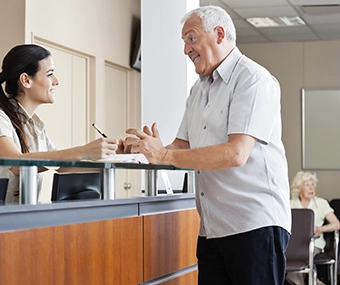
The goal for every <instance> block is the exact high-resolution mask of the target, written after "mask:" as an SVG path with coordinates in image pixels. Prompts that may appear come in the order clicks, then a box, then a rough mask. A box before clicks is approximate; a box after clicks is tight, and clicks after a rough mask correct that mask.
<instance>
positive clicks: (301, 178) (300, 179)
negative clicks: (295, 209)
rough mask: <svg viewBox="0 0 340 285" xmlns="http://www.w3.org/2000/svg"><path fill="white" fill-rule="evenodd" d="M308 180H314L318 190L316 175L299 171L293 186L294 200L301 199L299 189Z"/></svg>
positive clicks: (292, 194)
mask: <svg viewBox="0 0 340 285" xmlns="http://www.w3.org/2000/svg"><path fill="white" fill-rule="evenodd" d="M308 180H313V182H314V187H315V189H316V183H317V182H318V178H317V177H316V174H315V173H313V172H308V171H306V172H304V171H299V172H298V173H296V175H295V177H294V179H293V182H292V186H291V196H292V199H296V198H298V197H299V188H300V186H301V185H302V184H303V183H305V182H306V181H308Z"/></svg>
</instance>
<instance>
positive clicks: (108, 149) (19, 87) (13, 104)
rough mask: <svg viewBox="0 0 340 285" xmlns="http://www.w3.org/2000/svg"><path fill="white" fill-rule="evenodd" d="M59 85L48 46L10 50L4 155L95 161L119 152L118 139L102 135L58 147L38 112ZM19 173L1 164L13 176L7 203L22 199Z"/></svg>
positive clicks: (1, 134) (3, 99)
mask: <svg viewBox="0 0 340 285" xmlns="http://www.w3.org/2000/svg"><path fill="white" fill-rule="evenodd" d="M3 83H4V84H5V91H6V93H7V94H6V93H5V92H4V90H3V88H2V84H3ZM58 84H59V82H58V79H57V78H56V76H55V75H54V67H53V59H52V57H51V54H50V52H49V51H48V50H46V49H45V48H43V47H41V46H38V45H34V44H27V45H18V46H15V47H14V48H12V49H11V50H10V51H9V52H8V53H7V55H6V56H5V58H4V60H3V63H2V71H1V72H0V157H2V158H23V159H29V158H32V159H52V160H60V159H63V160H83V159H89V160H95V159H101V158H107V157H109V156H110V155H111V154H114V153H115V150H116V149H117V147H118V146H117V143H118V142H117V140H116V139H115V138H99V139H96V140H94V141H92V142H90V143H88V144H85V145H83V146H78V147H73V148H69V149H64V150H57V149H56V148H55V146H54V144H53V143H52V142H51V140H50V139H49V137H48V135H47V133H46V131H45V128H44V123H43V122H42V120H41V119H40V118H39V117H38V116H37V114H35V111H36V109H37V108H38V106H39V105H40V104H47V103H53V102H54V91H55V88H56V87H57V86H58ZM56 120H58V118H56ZM18 176H19V168H18V167H4V166H2V167H0V177H5V178H9V183H8V188H7V195H6V203H18V202H19V177H18Z"/></svg>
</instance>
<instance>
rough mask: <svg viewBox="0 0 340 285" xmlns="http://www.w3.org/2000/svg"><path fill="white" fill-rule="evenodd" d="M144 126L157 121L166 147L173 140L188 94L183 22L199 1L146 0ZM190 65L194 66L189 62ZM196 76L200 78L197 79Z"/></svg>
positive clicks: (144, 24) (143, 69)
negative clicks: (182, 31) (185, 15)
mask: <svg viewBox="0 0 340 285" xmlns="http://www.w3.org/2000/svg"><path fill="white" fill-rule="evenodd" d="M141 3H142V10H141V19H142V124H143V125H147V126H151V124H152V123H153V122H157V124H158V129H159V131H160V135H161V138H162V141H163V143H164V144H169V143H171V142H172V141H173V139H174V138H175V136H176V134H177V130H178V127H179V124H180V122H181V119H182V116H183V112H184V107H185V100H186V98H187V95H188V93H187V92H188V84H190V83H188V81H187V78H188V74H187V73H188V70H193V69H192V68H191V66H189V67H188V61H187V57H186V56H185V55H184V53H183V47H184V45H183V41H182V39H181V36H182V35H181V29H182V24H181V19H182V17H183V16H184V14H185V13H186V12H187V11H188V9H190V10H191V9H192V8H195V7H198V6H199V2H198V1H197V0H191V1H189V0H187V1H185V0H172V1H159V0H142V2H141ZM189 64H190V63H189ZM195 77H196V76H195Z"/></svg>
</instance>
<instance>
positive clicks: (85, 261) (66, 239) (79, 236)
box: [0, 217, 143, 285]
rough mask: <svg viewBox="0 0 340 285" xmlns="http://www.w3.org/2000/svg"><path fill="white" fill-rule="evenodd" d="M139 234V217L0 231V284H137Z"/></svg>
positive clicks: (139, 277)
mask: <svg viewBox="0 0 340 285" xmlns="http://www.w3.org/2000/svg"><path fill="white" fill-rule="evenodd" d="M142 234H143V229H142V217H133V218H124V219H116V220H107V221H99V222H92V223H82V224H74V225H65V226H55V227H48V228H40V229H31V230H22V231H14V232H3V233H0V284H11V285H17V284H18V285H19V284H20V285H22V284H25V285H46V284H49V285H59V284H60V285H65V284H67V285H79V284H82V285H92V284H93V285H98V284H105V285H109V284H114V285H136V284H139V283H141V282H142V281H143V272H142V268H143V257H142V255H143V251H142V239H141V237H142Z"/></svg>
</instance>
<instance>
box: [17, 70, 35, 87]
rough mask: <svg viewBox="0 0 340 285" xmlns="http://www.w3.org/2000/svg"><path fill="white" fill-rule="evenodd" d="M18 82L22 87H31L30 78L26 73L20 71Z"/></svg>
mask: <svg viewBox="0 0 340 285" xmlns="http://www.w3.org/2000/svg"><path fill="white" fill-rule="evenodd" d="M19 82H20V84H21V85H22V87H24V88H30V87H31V83H32V82H31V78H30V77H29V75H28V74H27V73H21V75H20V77H19Z"/></svg>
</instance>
